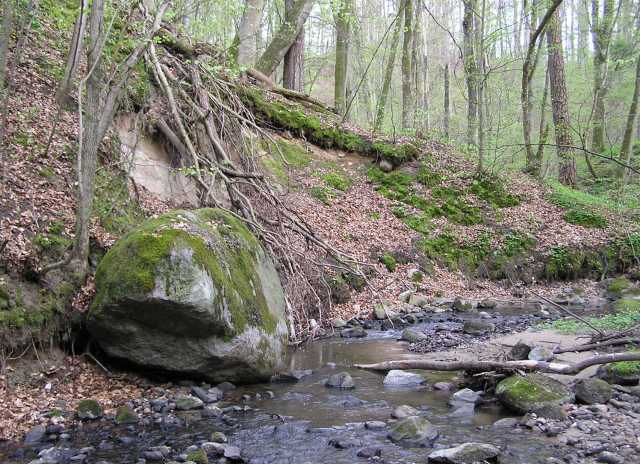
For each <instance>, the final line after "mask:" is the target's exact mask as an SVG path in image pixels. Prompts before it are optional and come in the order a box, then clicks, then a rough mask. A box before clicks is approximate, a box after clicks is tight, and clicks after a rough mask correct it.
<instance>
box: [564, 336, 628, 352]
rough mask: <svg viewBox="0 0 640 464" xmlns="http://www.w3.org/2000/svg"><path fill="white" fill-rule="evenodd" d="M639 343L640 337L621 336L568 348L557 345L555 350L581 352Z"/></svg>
mask: <svg viewBox="0 0 640 464" xmlns="http://www.w3.org/2000/svg"><path fill="white" fill-rule="evenodd" d="M631 344H634V345H638V344H640V338H638V337H627V338H619V339H617V340H608V341H604V342H595V343H585V344H582V345H574V346H568V347H566V348H560V347H557V348H556V349H555V350H553V352H554V353H555V354H561V353H571V352H580V351H591V350H597V349H598V348H603V347H605V346H616V345H631Z"/></svg>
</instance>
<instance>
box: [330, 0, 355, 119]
mask: <svg viewBox="0 0 640 464" xmlns="http://www.w3.org/2000/svg"><path fill="white" fill-rule="evenodd" d="M334 8H335V11H334V18H335V23H336V64H335V68H334V79H335V80H334V89H333V102H334V106H335V107H336V111H337V112H338V114H344V111H345V109H346V104H347V103H346V102H347V74H348V72H349V40H350V36H351V22H352V21H353V17H352V14H353V4H352V0H338V3H337V4H336V5H335V6H334Z"/></svg>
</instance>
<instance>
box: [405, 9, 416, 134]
mask: <svg viewBox="0 0 640 464" xmlns="http://www.w3.org/2000/svg"><path fill="white" fill-rule="evenodd" d="M413 15H414V10H413V0H404V33H403V39H402V128H403V129H409V128H410V127H412V121H411V114H412V110H411V108H412V107H413V92H412V91H411V90H412V89H411V87H412V86H411V42H412V40H411V39H412V36H413V33H412V26H413V25H412V21H413Z"/></svg>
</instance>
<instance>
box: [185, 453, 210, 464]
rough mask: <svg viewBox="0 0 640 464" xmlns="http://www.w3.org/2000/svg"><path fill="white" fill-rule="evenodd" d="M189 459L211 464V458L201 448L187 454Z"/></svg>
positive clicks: (200, 463) (198, 463)
mask: <svg viewBox="0 0 640 464" xmlns="http://www.w3.org/2000/svg"><path fill="white" fill-rule="evenodd" d="M187 461H191V462H195V463H196V464H209V458H208V457H207V453H205V452H204V450H202V449H199V450H196V451H192V452H191V453H189V454H187Z"/></svg>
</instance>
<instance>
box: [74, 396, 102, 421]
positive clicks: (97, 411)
mask: <svg viewBox="0 0 640 464" xmlns="http://www.w3.org/2000/svg"><path fill="white" fill-rule="evenodd" d="M76 414H77V415H78V419H80V420H95V419H100V418H101V417H102V406H100V403H98V402H97V401H96V400H80V402H79V403H78V407H77V408H76Z"/></svg>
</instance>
